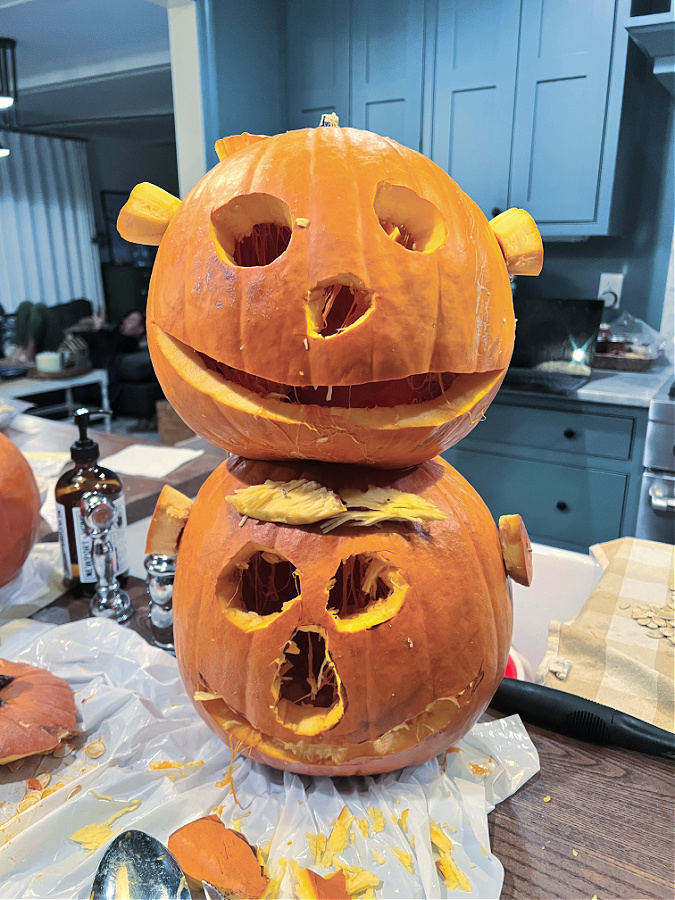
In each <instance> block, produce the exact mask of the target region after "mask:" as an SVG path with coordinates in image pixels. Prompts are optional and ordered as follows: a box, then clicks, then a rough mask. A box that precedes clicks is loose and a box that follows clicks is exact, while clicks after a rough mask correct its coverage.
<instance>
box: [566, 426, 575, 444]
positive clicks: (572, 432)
mask: <svg viewBox="0 0 675 900" xmlns="http://www.w3.org/2000/svg"><path fill="white" fill-rule="evenodd" d="M563 434H564V435H565V437H566V438H567V440H568V441H571V440H574V438H575V437H576V436H577V433H576V431H575V430H574V428H566V429H565V430H564V431H563Z"/></svg>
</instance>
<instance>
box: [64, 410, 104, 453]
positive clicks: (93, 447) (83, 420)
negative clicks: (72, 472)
mask: <svg viewBox="0 0 675 900" xmlns="http://www.w3.org/2000/svg"><path fill="white" fill-rule="evenodd" d="M75 424H76V425H77V427H78V428H79V429H80V436H79V438H78V439H77V440H76V441H75V442H74V443H73V444H71V445H70V456H71V459H72V460H73V461H74V462H80V463H83V462H96V460H97V459H98V458H99V455H100V450H99V449H98V444H97V443H96V441H94V440H92V439H91V438H90V437H88V435H87V428H88V427H89V410H88V409H78V410H76V412H75Z"/></svg>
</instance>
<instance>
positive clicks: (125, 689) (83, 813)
mask: <svg viewBox="0 0 675 900" xmlns="http://www.w3.org/2000/svg"><path fill="white" fill-rule="evenodd" d="M2 655H3V656H5V657H7V656H9V657H11V658H15V659H17V660H21V661H24V662H28V663H32V664H35V665H40V666H44V667H46V668H48V669H49V670H50V671H51V672H53V673H54V674H55V675H58V676H60V677H62V678H64V679H65V680H66V681H68V683H69V684H70V685H71V687H72V689H73V691H74V692H75V694H76V702H77V706H78V711H79V716H80V718H81V723H79V727H80V728H81V731H82V734H81V735H80V736H79V737H77V738H75V739H74V740H73V742H72V743H73V745H74V750H73V752H72V753H71V754H69V755H68V756H66V757H65V758H64V759H56V758H54V757H53V756H47V757H35V758H31V759H29V760H26V761H25V762H24V764H23V765H22V766H21V768H20V769H19V770H18V771H15V772H14V773H11V772H10V771H9V770H8V767H7V766H4V767H0V895H1V896H2V897H3V898H10V897H32V898H35V897H45V898H46V897H59V898H60V897H64V898H66V897H78V898H79V897H81V898H87V897H89V893H90V889H91V884H92V881H93V878H94V874H95V871H96V867H97V866H98V863H99V860H100V858H101V856H102V855H103V852H104V850H105V846H107V842H106V844H103V845H102V846H101V847H100V848H99V849H98V850H95V851H93V852H90V851H87V850H86V849H84V848H83V847H82V846H81V845H80V844H78V843H76V842H75V841H73V840H72V838H71V835H73V834H74V833H75V832H76V831H77V830H78V829H81V828H83V827H84V826H88V825H92V824H102V823H104V822H107V821H108V820H110V819H111V817H112V816H114V815H115V814H117V813H119V812H120V811H122V810H125V809H127V810H128V811H126V812H124V813H123V814H122V815H121V816H120V817H119V818H118V819H117V820H116V821H114V823H113V824H112V825H111V828H110V832H111V833H110V838H112V837H113V835H114V834H115V833H116V832H117V831H124V830H126V829H130V828H136V829H140V830H141V831H145V832H147V833H149V834H151V835H153V836H154V837H156V838H158V839H159V840H160V841H163V842H165V843H166V841H167V839H168V837H169V835H170V834H171V832H172V831H174V830H175V829H177V828H179V827H180V826H181V825H183V824H185V823H186V822H189V821H191V820H193V819H195V818H198V817H199V816H202V815H208V814H211V813H212V812H213V811H214V810H216V811H218V812H219V814H220V816H221V818H222V820H223V821H224V822H225V824H226V825H227V826H229V827H235V828H237V829H239V830H241V831H242V832H243V833H244V835H245V836H246V838H247V839H248V840H249V841H250V842H251V843H252V844H257V845H259V846H261V847H267V848H268V852H269V859H268V867H267V871H268V875H270V876H271V877H272V878H274V877H275V876H277V875H280V874H281V872H282V871H283V870H284V868H285V871H286V874H285V875H284V878H283V881H282V882H281V886H280V890H279V894H278V895H279V896H280V897H293V896H295V894H294V878H293V876H292V872H291V869H290V866H284V862H283V861H284V860H288V861H290V860H295V861H296V862H297V863H299V864H300V865H301V866H305V867H309V868H314V869H315V870H316V871H319V872H321V874H324V875H326V874H329V871H332V870H327V869H326V870H321V869H320V868H319V867H318V866H317V864H316V858H315V856H314V855H313V853H312V852H311V848H310V842H309V839H308V837H307V835H314V834H316V833H318V832H322V833H323V834H325V835H329V834H330V831H331V828H332V824H333V822H334V820H335V819H336V818H337V816H338V815H339V813H340V811H341V810H342V809H343V807H345V806H347V807H348V809H349V811H350V812H351V813H352V814H353V815H355V816H356V817H358V818H361V819H362V820H367V821H368V822H369V824H370V826H373V825H374V819H373V815H372V811H373V810H379V811H380V812H381V813H382V816H383V820H384V824H385V827H384V829H383V830H382V831H379V832H377V831H375V830H374V828H373V827H369V828H367V829H366V831H367V836H365V835H364V834H363V832H362V830H361V829H360V828H359V827H357V824H356V823H355V824H354V825H352V831H351V833H352V834H353V835H354V837H353V842H351V843H348V844H347V847H346V849H345V850H344V852H343V853H342V854H341V855H340V858H341V859H342V860H343V862H345V863H346V864H348V865H352V866H359V867H362V868H365V869H367V870H368V871H370V872H371V873H374V874H375V875H376V876H377V877H378V878H379V884H378V885H377V887H376V888H375V895H376V896H377V897H387V898H394V897H402V898H403V897H404V898H417V897H420V898H424V897H453V896H457V897H464V898H467V897H476V898H483V900H485V898H491V897H498V896H499V894H500V891H501V887H502V883H503V868H502V865H501V863H500V862H499V860H498V859H497V858H496V857H495V856H493V855H492V853H491V852H490V846H489V837H488V825H487V815H488V813H489V812H490V811H491V810H492V809H493V808H494V806H495V805H496V804H497V803H499V802H501V801H502V800H504V799H506V797H508V796H510V795H511V794H512V793H513V792H514V791H516V790H517V789H518V788H519V787H520V786H521V785H522V784H523V783H524V782H525V781H527V780H528V779H529V778H530V777H531V776H532V775H533V774H535V772H537V771H538V769H539V760H538V757H537V752H536V750H535V748H534V746H533V744H532V742H531V741H530V739H529V737H528V735H527V733H526V731H525V729H524V727H523V725H522V723H521V721H520V719H519V718H518V717H517V716H513V717H510V718H507V719H501V720H498V721H495V722H491V723H486V724H479V725H476V726H474V728H473V729H472V731H471V732H470V733H469V735H467V736H466V737H465V738H464V739H463V740H462V741H461V742H460V744H459V745H458V746H459V752H453V753H449V754H448V755H447V757H446V759H445V766H443V765H442V762H443V760H432V761H430V762H428V763H426V764H425V765H424V766H419V767H416V768H409V769H404V770H401V771H399V772H396V773H392V774H389V775H381V776H376V777H372V778H370V777H368V778H355V777H354V778H343V779H340V778H336V779H331V778H308V777H300V776H296V775H290V774H288V773H282V772H277V771H275V770H273V769H270V768H268V767H266V766H263V765H260V764H257V763H254V762H251V761H250V760H248V759H247V758H245V757H241V756H236V757H235V761H234V765H233V780H234V788H235V791H236V798H237V801H238V802H235V798H234V796H233V792H232V789H231V786H230V785H229V784H222V782H223V781H224V775H225V773H226V770H227V768H228V764H229V762H230V750H229V748H228V747H227V746H226V745H225V744H223V743H222V742H221V741H220V740H218V738H216V737H215V736H213V735H212V733H211V732H210V731H209V730H208V728H207V727H206V725H205V724H204V723H203V722H202V721H201V719H200V718H199V717H198V715H197V714H196V712H195V711H194V709H193V707H192V704H191V703H190V700H189V699H188V697H187V694H186V692H185V690H184V689H183V686H182V682H181V680H180V676H179V674H178V668H177V665H176V661H175V659H173V657H172V656H170V655H169V654H167V653H164V652H163V651H161V650H157V649H155V648H153V647H151V646H149V645H148V644H147V643H146V642H145V641H143V639H142V638H140V637H139V636H138V635H136V634H135V633H134V632H131V631H129V630H127V629H125V628H123V627H121V626H119V625H116V624H114V623H111V622H109V621H106V620H101V619H89V620H84V621H81V622H74V623H71V624H68V625H61V626H58V627H50V626H45V625H34V626H33V627H32V628H30V629H27V630H26V631H25V632H22V633H19V634H16V635H13V636H12V637H11V638H9V639H8V640H7V641H6V642H5V643H4V644H3V646H2ZM95 740H101V741H102V742H103V744H104V745H105V753H104V754H103V755H102V756H100V757H99V758H97V759H91V758H89V757H88V756H87V755H86V753H85V750H84V748H85V747H86V746H88V745H89V744H90V743H91V742H92V741H95ZM162 761H170V762H178V763H182V764H185V763H188V764H190V763H191V764H192V765H187V766H183V767H182V768H174V769H163V770H153V769H151V768H149V764H150V763H152V762H155V763H157V762H162ZM45 772H46V773H49V774H50V776H51V778H50V782H49V787H53V786H55V785H56V784H58V783H59V782H62V783H63V787H60V788H59V789H58V790H56V791H54V792H53V793H51V794H49V795H48V796H45V797H44V798H43V799H42V800H40V801H39V802H38V803H36V804H35V805H34V806H31V807H30V808H29V809H28V810H26V811H25V812H21V813H20V814H18V815H17V814H16V808H17V804H18V803H19V801H20V800H21V799H22V798H23V797H24V795H25V792H26V780H27V779H28V778H29V777H34V776H35V775H37V774H40V773H45ZM218 782H221V784H220V786H219V785H218ZM78 788H79V790H78ZM94 792H95V793H94ZM97 794H98V797H97V796H96V795H97ZM101 797H107V798H113V799H100V798H101ZM133 801H140V805H138V806H136V808H135V809H130V807H133V806H134V805H135V804H134V802H133ZM406 809H407V810H409V813H408V814H407V817H402V813H403V812H404V810H406ZM369 810H370V813H369ZM432 821H433V822H435V823H437V824H439V825H440V826H442V827H444V831H445V833H446V834H447V835H448V836H449V837H450V839H451V840H452V844H453V846H454V850H453V861H454V862H455V864H456V865H457V867H458V868H459V870H460V871H461V872H462V873H463V874H464V875H465V876H466V879H467V880H468V882H469V884H470V886H471V890H470V891H466V890H461V891H455V892H448V890H447V888H446V887H445V885H444V884H443V880H442V878H440V877H439V873H438V870H437V868H436V865H435V859H436V858H437V856H435V855H434V852H433V850H432V845H431V842H430V833H429V828H430V823H431V822H432ZM403 823H405V827H402V825H403ZM394 851H399V853H398V856H397V854H396V853H395V852H394ZM400 851H403V853H404V854H406V853H408V854H410V862H411V864H410V869H411V870H412V871H410V870H409V868H408V867H407V866H406V865H405V864H404V862H407V860H406V858H405V856H403V857H402V856H401V853H400ZM401 858H403V860H404V862H402V861H401ZM378 860H379V861H378ZM382 860H383V861H382Z"/></svg>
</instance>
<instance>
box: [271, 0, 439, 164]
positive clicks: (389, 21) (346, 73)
mask: <svg viewBox="0 0 675 900" xmlns="http://www.w3.org/2000/svg"><path fill="white" fill-rule="evenodd" d="M425 8H426V4H425V3H424V2H420V0H367V2H357V0H353V2H351V3H350V2H343V3H334V2H332V0H289V3H288V8H287V17H286V47H287V57H286V58H287V83H288V103H289V110H288V121H289V127H290V128H307V127H315V126H316V125H318V124H319V120H320V118H321V113H323V112H337V114H338V117H339V119H340V124H341V125H342V126H344V125H351V126H353V127H354V128H362V129H366V130H367V131H374V132H376V133H377V134H382V135H385V136H387V137H391V138H393V139H394V140H396V141H398V142H399V143H401V144H405V145H406V146H408V147H412V148H413V149H414V150H419V149H420V146H421V138H422V92H423V65H424V34H425V21H426V16H425Z"/></svg>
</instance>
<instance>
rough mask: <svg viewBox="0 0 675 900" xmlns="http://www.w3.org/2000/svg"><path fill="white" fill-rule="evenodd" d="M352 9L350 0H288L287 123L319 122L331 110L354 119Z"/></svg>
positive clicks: (307, 124)
mask: <svg viewBox="0 0 675 900" xmlns="http://www.w3.org/2000/svg"><path fill="white" fill-rule="evenodd" d="M349 10H350V3H349V0H343V2H341V3H334V2H333V0H289V2H288V9H287V15H286V55H287V72H288V78H287V80H288V127H289V128H315V127H316V126H317V125H318V124H319V122H320V121H321V115H322V113H332V112H336V113H337V114H338V116H339V119H340V123H341V124H343V125H349V124H350V121H351V115H350V101H349Z"/></svg>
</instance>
